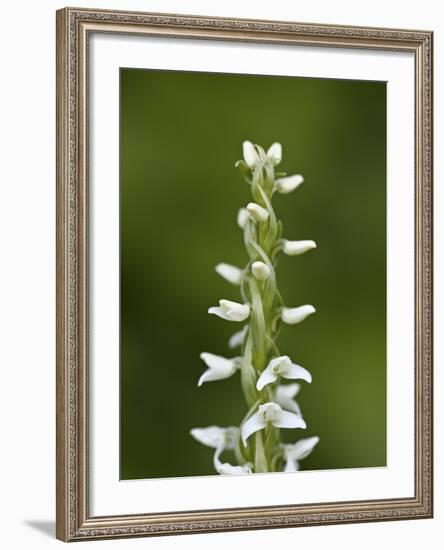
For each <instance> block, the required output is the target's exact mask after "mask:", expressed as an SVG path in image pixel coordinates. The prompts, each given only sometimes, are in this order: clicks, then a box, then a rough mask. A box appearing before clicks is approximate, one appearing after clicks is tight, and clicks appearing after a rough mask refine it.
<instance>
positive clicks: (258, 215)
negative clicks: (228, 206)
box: [247, 202, 270, 223]
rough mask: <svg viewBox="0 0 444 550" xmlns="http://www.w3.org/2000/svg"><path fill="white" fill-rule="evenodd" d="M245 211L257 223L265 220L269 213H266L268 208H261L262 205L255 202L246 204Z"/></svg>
mask: <svg viewBox="0 0 444 550" xmlns="http://www.w3.org/2000/svg"><path fill="white" fill-rule="evenodd" d="M247 211H248V213H249V214H250V216H251V217H252V218H253V220H255V221H257V222H258V223H261V222H265V221H267V220H268V216H269V215H270V214H269V213H268V210H266V209H265V208H262V206H259V205H258V204H256V203H255V202H249V203H248V204H247Z"/></svg>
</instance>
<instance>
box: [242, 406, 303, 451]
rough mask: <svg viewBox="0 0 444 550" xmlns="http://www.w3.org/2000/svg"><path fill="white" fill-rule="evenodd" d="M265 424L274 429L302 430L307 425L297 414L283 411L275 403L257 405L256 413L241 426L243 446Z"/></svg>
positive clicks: (264, 426)
mask: <svg viewBox="0 0 444 550" xmlns="http://www.w3.org/2000/svg"><path fill="white" fill-rule="evenodd" d="M267 424H271V425H272V426H275V427H276V428H302V429H305V428H306V427H307V425H306V424H305V421H304V419H303V418H302V416H300V415H299V414H295V413H292V412H289V411H284V410H283V409H282V407H281V406H280V405H278V404H277V403H273V402H271V401H270V402H269V403H265V404H263V405H259V407H258V410H257V412H255V413H254V414H253V415H252V416H250V418H249V419H248V420H247V421H246V422H245V423H244V424H243V425H242V429H241V437H242V441H243V443H244V445H245V446H247V439H248V438H249V437H250V435H252V434H254V433H255V432H258V431H259V430H263V429H264V428H266V426H267Z"/></svg>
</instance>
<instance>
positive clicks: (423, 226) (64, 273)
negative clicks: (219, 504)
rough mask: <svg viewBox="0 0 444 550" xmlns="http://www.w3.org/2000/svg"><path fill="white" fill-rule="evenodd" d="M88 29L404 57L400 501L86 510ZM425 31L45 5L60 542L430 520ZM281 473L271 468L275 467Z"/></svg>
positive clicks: (428, 38) (429, 169)
mask: <svg viewBox="0 0 444 550" xmlns="http://www.w3.org/2000/svg"><path fill="white" fill-rule="evenodd" d="M94 34H106V35H110V36H111V35H119V36H127V37H131V36H140V37H143V36H146V37H159V38H162V37H164V38H174V39H186V40H192V41H201V40H209V41H218V42H221V43H226V44H229V43H245V44H247V43H254V44H262V45H267V44H269V45H276V44H278V45H287V46H289V47H292V46H294V47H301V46H302V47H311V48H319V49H322V48H342V49H353V50H365V51H369V52H370V51H378V52H404V53H409V54H411V55H412V56H413V57H414V70H415V78H414V127H415V135H414V148H415V149H414V190H409V189H408V188H407V190H406V193H409V192H410V191H411V192H412V193H414V209H415V212H414V247H415V250H414V257H415V261H414V287H415V288H414V291H415V292H414V297H413V296H412V301H413V300H414V348H415V350H414V374H413V376H414V400H413V401H414V411H412V418H413V417H414V421H413V423H414V457H413V461H414V479H412V483H413V485H414V491H413V495H412V496H408V497H404V496H403V497H397V496H396V494H394V495H393V497H391V498H382V499H363V500H345V501H341V500H339V501H337V502H310V503H305V504H300V503H299V504H294V505H289V504H283V505H276V504H273V505H269V506H263V505H258V506H249V507H237V506H233V507H232V508H221V509H198V510H194V509H193V510H189V511H168V510H159V511H156V512H155V513H153V512H150V513H144V512H143V510H142V511H141V513H137V514H128V513H122V514H119V513H116V514H113V515H103V516H102V515H94V513H92V511H91V497H90V482H91V472H90V464H91V457H90V456H89V452H90V449H89V447H90V446H89V442H90V439H89V438H90V437H92V436H93V435H94V434H93V433H92V432H91V430H90V427H89V414H90V403H89V398H90V396H89V388H90V380H89V346H90V340H91V339H93V338H94V335H92V334H91V333H90V328H89V324H88V320H89V313H88V312H89V300H90V294H89V280H90V275H91V273H90V268H89V254H90V250H89V238H90V234H89V219H90V216H92V215H94V213H93V207H92V205H91V204H90V202H89V198H88V197H89V185H90V183H89V178H90V167H89V153H88V151H89V150H88V147H89V140H90V135H89V134H90V130H91V129H90V120H89V112H88V107H89V105H88V92H89V85H90V83H89V81H88V62H89V58H88V44H89V40H90V39H91V36H92V35H94ZM432 44H433V33H432V32H429V31H416V30H398V29H380V28H367V27H349V26H335V25H316V24H307V23H293V22H280V21H255V20H241V19H228V18H216V17H197V16H187V15H172V14H154V13H135V12H125V11H106V10H95V9H79V8H64V9H61V10H59V11H58V12H57V457H56V458H57V460H56V463H57V484H56V485H57V506H56V512H57V521H56V525H57V538H59V539H60V540H63V541H74V540H86V539H100V538H118V537H132V536H156V535H171V534H186V533H205V532H220V531H234V530H246V529H267V528H279V527H299V526H306V525H321V524H322V525H328V524H342V523H354V522H367V521H387V520H401V519H419V518H430V517H432V513H433V488H432V482H433V471H432V470H433V467H432V449H433V447H432V408H433V407H432V328H433V325H432V314H433V311H432V296H433V295H432V261H433V255H432V241H433V240H432V175H433V159H432V87H433V82H432V52H433V46H432ZM277 475H281V474H277Z"/></svg>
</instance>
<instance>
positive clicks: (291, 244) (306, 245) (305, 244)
mask: <svg viewBox="0 0 444 550" xmlns="http://www.w3.org/2000/svg"><path fill="white" fill-rule="evenodd" d="M282 245H283V246H282V250H283V252H284V254H287V256H298V255H299V254H303V253H304V252H307V251H308V250H312V249H313V248H316V246H317V245H316V243H315V242H314V241H287V239H282Z"/></svg>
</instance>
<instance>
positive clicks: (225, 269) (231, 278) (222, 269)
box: [214, 263, 243, 285]
mask: <svg viewBox="0 0 444 550" xmlns="http://www.w3.org/2000/svg"><path fill="white" fill-rule="evenodd" d="M214 269H215V270H216V273H217V274H218V275H220V276H221V277H223V278H224V279H225V280H226V281H228V282H229V283H231V284H232V285H240V284H241V280H242V273H243V271H242V269H239V268H238V267H236V266H234V265H230V264H224V263H220V264H217V265H216V267H215V268H214Z"/></svg>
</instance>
